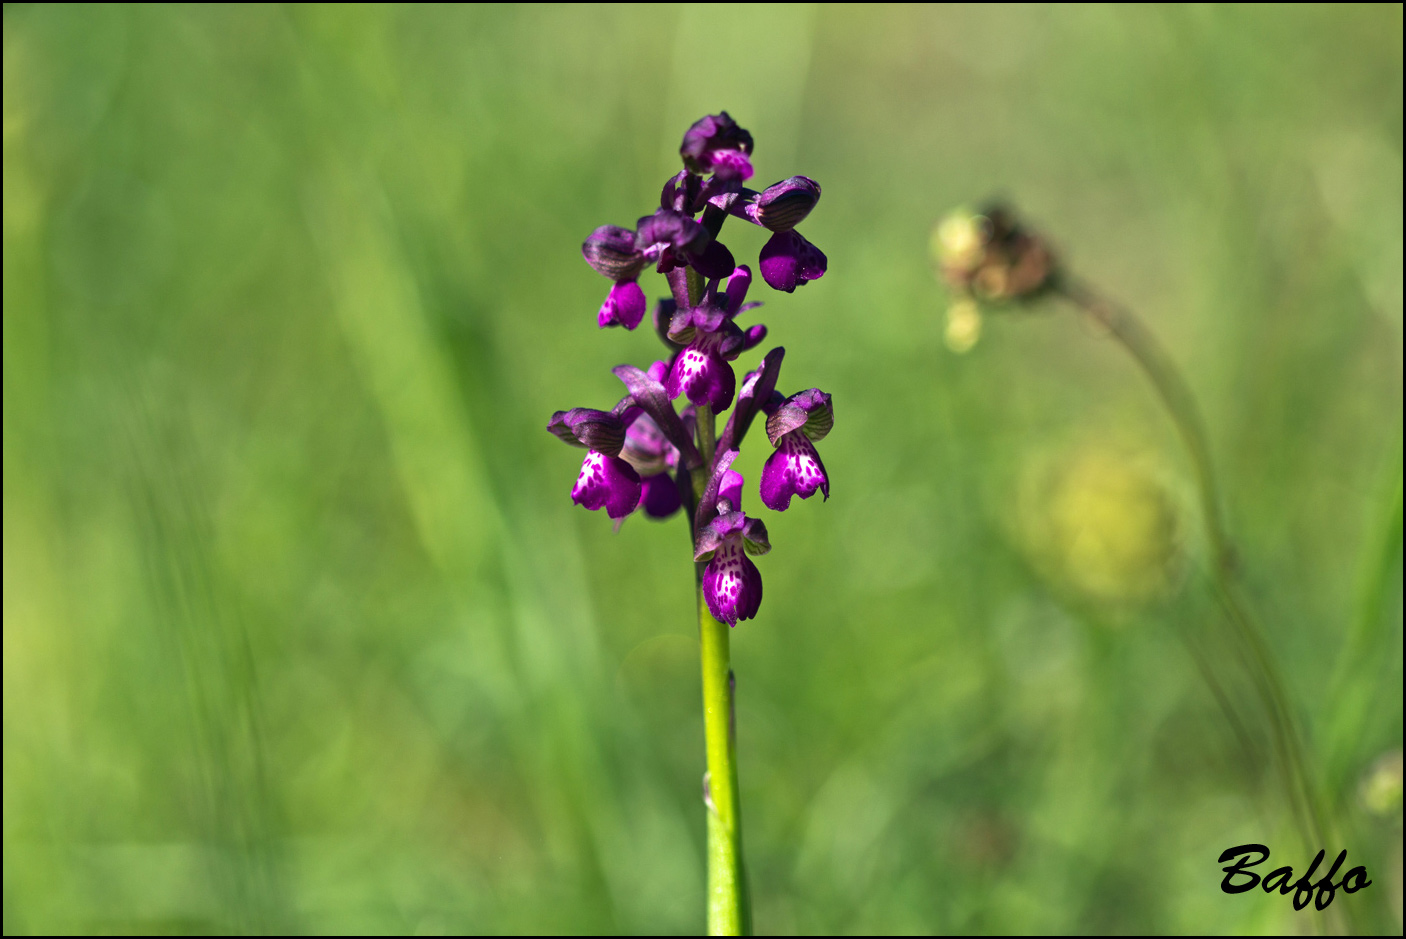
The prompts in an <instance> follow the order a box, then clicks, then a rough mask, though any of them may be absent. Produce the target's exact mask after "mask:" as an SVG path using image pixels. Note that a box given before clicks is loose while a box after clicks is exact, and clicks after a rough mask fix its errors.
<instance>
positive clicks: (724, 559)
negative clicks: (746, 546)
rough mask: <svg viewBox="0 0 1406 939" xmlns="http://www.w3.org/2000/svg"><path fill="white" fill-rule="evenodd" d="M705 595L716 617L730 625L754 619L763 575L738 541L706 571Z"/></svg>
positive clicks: (720, 552) (726, 547)
mask: <svg viewBox="0 0 1406 939" xmlns="http://www.w3.org/2000/svg"><path fill="white" fill-rule="evenodd" d="M703 598H704V599H705V600H706V601H707V602H708V612H710V613H712V614H713V618H714V619H716V620H718V621H719V622H722V623H727V624H728V625H729V626H736V625H737V623H738V621H739V620H744V619H751V618H752V617H754V616H756V615H757V609H758V608H759V607H760V606H761V605H762V575H761V571H759V570H757V565H755V564H753V563H752V561H751V559H750V558H748V557H747V555H746V554H744V553H743V551H742V546H741V545H740V544H738V543H737V542H736V541H729V542H728V543H726V544H724V545H723V546H722V547H720V548H719V549H718V552H717V554H715V555H713V559H712V560H711V561H709V562H708V566H707V567H706V568H704V570H703Z"/></svg>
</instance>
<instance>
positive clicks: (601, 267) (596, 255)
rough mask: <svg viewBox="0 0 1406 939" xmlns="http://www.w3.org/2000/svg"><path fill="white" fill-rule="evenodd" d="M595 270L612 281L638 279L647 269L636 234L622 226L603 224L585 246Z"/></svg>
mask: <svg viewBox="0 0 1406 939" xmlns="http://www.w3.org/2000/svg"><path fill="white" fill-rule="evenodd" d="M581 256H582V257H584V258H585V259H586V263H587V264H589V265H591V269H592V270H594V271H595V272H596V273H597V274H600V275H601V276H602V277H609V278H610V279H611V280H634V279H635V277H636V276H638V275H639V272H640V271H642V270H644V266H645V264H646V258H645V256H644V255H643V254H642V253H641V252H640V251H638V250H636V248H635V233H634V232H632V231H630V230H629V229H628V228H621V227H620V226H619V225H602V226H601V227H600V228H597V229H596V230H595V231H593V232H591V234H590V236H589V237H588V238H587V239H586V241H585V243H583V244H582V245H581Z"/></svg>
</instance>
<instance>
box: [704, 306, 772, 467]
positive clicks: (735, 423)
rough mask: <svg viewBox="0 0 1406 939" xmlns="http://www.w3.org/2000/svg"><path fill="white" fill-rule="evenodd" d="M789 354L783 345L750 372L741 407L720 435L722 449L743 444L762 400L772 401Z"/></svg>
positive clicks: (734, 410)
mask: <svg viewBox="0 0 1406 939" xmlns="http://www.w3.org/2000/svg"><path fill="white" fill-rule="evenodd" d="M748 332H751V330H748ZM785 355H786V350H785V348H783V347H781V346H777V347H776V348H775V349H772V350H771V351H770V352H768V353H767V354H766V356H765V357H764V358H763V359H762V364H761V365H759V366H758V367H757V370H756V371H755V372H751V373H749V374H748V375H747V378H746V380H745V381H744V382H742V392H741V394H739V395H738V396H737V407H735V408H733V409H732V413H731V414H729V415H728V418H727V426H726V427H724V428H723V433H722V436H721V437H719V438H718V449H719V450H733V449H736V448H737V447H738V446H739V445H741V443H742V438H743V437H745V436H747V430H748V429H749V428H750V427H751V426H752V419H753V418H754V417H756V415H757V410H758V408H759V407H760V405H761V403H762V402H765V401H768V400H770V398H771V395H772V392H773V391H775V390H776V379H777V376H778V375H780V374H781V360H782V358H784V357H785Z"/></svg>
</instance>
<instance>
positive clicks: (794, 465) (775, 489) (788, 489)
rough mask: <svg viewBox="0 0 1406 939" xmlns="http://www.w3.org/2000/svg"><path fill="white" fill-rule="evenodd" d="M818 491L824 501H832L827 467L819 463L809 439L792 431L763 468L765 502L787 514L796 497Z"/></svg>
mask: <svg viewBox="0 0 1406 939" xmlns="http://www.w3.org/2000/svg"><path fill="white" fill-rule="evenodd" d="M817 489H819V490H820V491H821V492H822V493H824V495H825V498H827V499H828V498H830V480H829V478H828V477H827V476H826V475H825V464H824V463H821V462H820V454H819V453H817V452H816V450H815V444H813V443H811V442H810V438H809V437H807V436H806V435H805V434H803V433H801V432H800V431H792V432H791V433H789V434H787V435H786V436H784V437H782V438H781V442H780V445H779V446H778V447H777V449H776V452H775V453H773V454H772V455H771V456H770V457H768V458H767V461H766V465H765V466H763V467H762V485H761V490H762V503H763V504H764V505H766V507H767V508H769V509H772V510H774V511H777V512H784V511H786V509H787V508H789V507H790V505H791V497H792V496H793V495H794V496H800V497H801V498H802V499H809V498H810V497H811V496H813V495H815V490H817Z"/></svg>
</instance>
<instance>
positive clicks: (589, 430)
mask: <svg viewBox="0 0 1406 939" xmlns="http://www.w3.org/2000/svg"><path fill="white" fill-rule="evenodd" d="M625 427H626V425H625V423H624V421H622V420H621V419H620V417H619V416H618V415H615V414H611V413H610V412H608V411H597V410H596V409H595V408H572V409H571V410H570V411H557V412H556V413H555V414H553V415H552V419H551V421H549V422H548V424H547V430H549V431H551V432H552V433H553V434H555V435H556V436H557V437H559V438H560V439H562V440H564V441H566V442H567V443H569V444H571V445H572V446H573V447H585V448H586V449H588V450H599V451H600V452H602V453H604V454H606V455H607V456H618V455H619V453H620V448H621V447H622V446H623V445H624V443H625Z"/></svg>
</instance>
